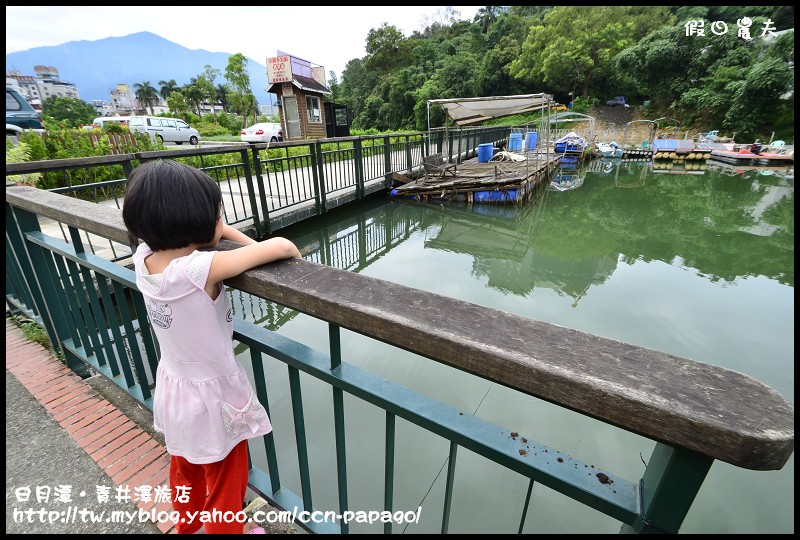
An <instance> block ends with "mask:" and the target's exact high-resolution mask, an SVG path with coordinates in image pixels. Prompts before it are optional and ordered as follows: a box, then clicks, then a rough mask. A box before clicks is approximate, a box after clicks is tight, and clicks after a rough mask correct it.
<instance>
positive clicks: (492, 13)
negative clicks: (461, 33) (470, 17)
mask: <svg viewBox="0 0 800 540" xmlns="http://www.w3.org/2000/svg"><path fill="white" fill-rule="evenodd" d="M500 9H501V8H500V7H499V6H486V7H482V8H480V9H479V10H478V13H476V14H475V19H474V20H475V22H476V23H478V24H480V25H481V30H483V33H484V34H486V33H487V32H489V27H491V26H492V24H494V22H495V21H496V20H497V14H498V12H499V11H500Z"/></svg>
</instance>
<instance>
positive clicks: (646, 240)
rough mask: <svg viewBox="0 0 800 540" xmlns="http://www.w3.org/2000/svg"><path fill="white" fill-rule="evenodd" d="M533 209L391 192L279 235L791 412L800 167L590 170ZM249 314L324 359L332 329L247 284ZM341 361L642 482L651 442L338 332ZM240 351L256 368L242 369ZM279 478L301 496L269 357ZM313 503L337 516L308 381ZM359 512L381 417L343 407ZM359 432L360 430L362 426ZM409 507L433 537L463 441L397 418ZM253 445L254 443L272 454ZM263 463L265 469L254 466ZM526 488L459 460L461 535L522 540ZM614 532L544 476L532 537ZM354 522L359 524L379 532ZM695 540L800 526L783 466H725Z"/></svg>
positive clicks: (375, 468)
mask: <svg viewBox="0 0 800 540" xmlns="http://www.w3.org/2000/svg"><path fill="white" fill-rule="evenodd" d="M559 179H560V180H562V183H561V185H562V187H565V186H566V187H569V185H570V184H571V185H575V186H577V187H575V188H574V189H567V190H564V191H557V190H544V191H542V192H541V194H540V196H539V198H538V199H537V200H536V201H532V202H530V203H529V204H526V205H525V206H520V207H512V206H494V205H474V206H471V207H469V206H465V205H457V204H452V203H450V204H448V203H444V204H437V203H418V202H414V201H401V200H394V199H390V198H388V197H386V198H384V197H383V196H379V197H377V198H372V199H369V200H367V201H362V202H360V203H354V204H352V205H347V206H346V207H344V208H340V209H337V210H335V211H334V212H331V213H329V214H327V215H325V216H323V217H320V218H315V219H314V220H312V221H309V222H307V223H303V224H299V225H297V226H294V227H292V228H289V229H285V230H282V231H280V234H281V235H284V236H287V237H289V238H291V239H292V240H293V241H295V243H296V244H297V245H298V247H300V249H301V252H303V254H304V257H305V258H307V259H309V260H314V261H317V262H320V263H323V264H328V265H331V266H335V267H337V268H343V269H347V270H349V271H353V272H358V273H361V274H365V275H369V276H372V277H376V278H380V279H383V280H387V281H391V282H395V283H400V284H403V285H407V286H410V287H415V288H418V289H421V290H426V291H430V292H435V293H437V294H443V295H446V296H451V297H454V298H458V299H461V300H465V301H469V302H473V303H476V304H481V305H484V306H489V307H493V308H497V309H501V310H504V311H508V312H512V313H516V314H519V315H523V316H526V317H530V318H534V319H539V320H544V321H548V322H550V323H554V324H558V325H562V326H566V327H570V328H575V329H578V330H581V331H584V332H589V333H592V334H597V335H601V336H606V337H609V338H613V339H617V340H620V341H625V342H629V343H633V344H636V345H640V346H643V347H647V348H650V349H655V350H659V351H664V352H667V353H670V354H675V355H679V356H684V357H687V358H691V359H693V360H697V361H701V362H705V363H709V364H714V365H718V366H723V367H726V368H728V369H732V370H735V371H739V372H742V373H745V374H747V375H750V376H752V377H754V378H756V379H758V380H760V381H761V382H763V383H765V384H767V385H768V386H771V387H772V388H774V389H775V390H777V391H778V392H780V393H781V394H782V395H783V396H784V397H785V398H786V399H787V400H789V401H790V402H791V403H794V176H793V169H790V170H788V171H787V170H785V169H766V168H763V169H761V170H743V169H741V168H739V169H737V168H736V167H734V166H728V165H721V164H720V165H719V166H718V167H717V166H714V165H711V166H709V167H707V168H704V169H702V170H691V171H690V170H682V171H678V170H677V169H672V170H666V169H662V170H656V169H654V168H653V164H652V163H650V162H644V163H619V162H602V161H600V160H595V161H593V162H589V163H588V164H587V165H586V166H584V167H583V168H582V169H580V170H578V171H562V175H561V176H560V177H559ZM233 294H234V305H235V309H236V310H237V311H238V313H237V314H238V315H239V316H241V317H243V318H245V319H247V320H250V321H253V322H257V323H258V324H260V325H262V326H264V327H266V328H269V329H272V330H275V331H277V332H279V333H280V334H282V335H285V336H287V337H290V338H292V339H294V340H296V341H299V342H301V343H303V344H306V345H308V346H311V347H313V348H316V349H318V350H320V351H327V348H328V344H327V325H326V324H325V323H322V322H320V321H317V320H314V319H312V318H309V317H307V316H305V315H303V314H300V313H297V312H294V311H291V310H286V309H285V308H282V307H281V306H275V305H272V304H270V303H268V302H264V301H262V300H259V299H254V298H251V297H248V296H246V295H242V294H241V293H238V292H234V293H233ZM342 351H343V361H345V362H349V363H351V364H354V365H357V366H359V367H362V368H364V369H367V370H370V371H372V372H374V373H376V374H378V375H380V376H382V377H385V378H387V379H389V380H391V381H394V382H396V383H398V384H401V385H403V386H405V387H407V388H409V389H411V390H413V391H414V392H419V393H421V394H425V395H427V396H431V397H434V398H436V399H437V400H439V401H441V402H443V403H446V404H448V405H450V406H453V407H457V408H459V409H460V410H462V411H465V413H470V414H474V415H475V416H477V417H479V418H481V419H483V420H486V421H488V422H492V423H494V424H496V425H498V426H500V427H502V428H506V429H511V430H514V431H518V432H519V433H520V434H521V435H522V436H525V437H527V438H528V439H530V440H531V441H536V442H537V443H540V444H543V445H546V446H549V447H551V448H555V449H557V450H559V451H561V452H564V453H567V454H569V455H571V456H573V457H575V458H577V459H581V460H583V461H585V462H586V463H589V464H593V463H596V464H597V465H598V467H600V468H602V469H603V470H607V471H610V472H613V473H615V474H618V475H620V476H622V477H625V478H627V479H628V480H636V479H638V478H640V477H641V475H642V473H643V471H644V467H645V466H644V461H647V460H649V458H650V454H651V452H652V449H653V447H654V443H653V442H652V441H650V440H648V439H645V438H642V437H639V436H636V435H632V434H629V433H627V432H625V431H622V430H619V429H616V428H613V427H611V426H606V425H604V424H601V423H599V422H596V421H594V420H591V419H588V418H585V417H583V416H580V415H576V414H574V413H571V412H568V411H565V410H563V409H562V408H560V407H557V406H554V405H551V404H549V403H545V402H543V401H541V400H538V399H536V398H532V397H529V396H525V395H521V394H519V393H518V392H516V391H513V390H509V389H508V388H505V387H502V386H499V385H497V384H493V383H491V382H487V381H483V380H481V379H478V378H476V377H472V376H470V375H466V374H463V373H460V372H458V371H457V370H454V369H452V368H450V367H447V366H444V365H441V364H438V363H436V362H434V361H431V360H428V359H425V358H421V357H418V356H416V355H412V354H410V353H407V352H405V351H400V350H397V349H395V348H393V347H390V346H388V345H383V344H380V343H378V342H374V341H372V340H369V339H366V338H364V337H362V336H360V335H357V334H354V333H352V332H348V331H345V330H343V331H342ZM243 358H244V357H243ZM267 365H268V366H269V367H268V370H269V371H268V373H269V380H268V389H269V400H270V407H271V413H272V417H273V424H274V425H275V426H276V432H275V433H276V435H275V439H276V445H277V450H278V453H279V463H280V466H281V481H282V482H283V483H284V485H286V486H287V487H289V488H290V489H291V490H292V491H294V492H295V493H297V494H299V493H300V492H301V489H300V482H299V475H294V477H293V475H292V474H289V473H288V472H287V473H284V471H292V470H296V468H297V466H296V462H297V456H296V450H295V447H294V435H293V433H294V432H293V420H292V416H291V411H290V408H289V403H290V396H289V390H288V376H287V375H286V368H285V367H284V366H283V365H282V364H279V363H277V362H274V361H270V362H268V363H267ZM301 380H302V384H303V401H304V405H305V423H306V429H307V433H308V437H309V441H308V444H309V453H310V460H311V477H312V485H313V489H314V499H313V502H314V506H315V507H316V508H318V509H322V510H338V498H337V488H336V483H335V478H336V469H335V447H334V444H333V440H334V439H333V422H332V419H333V413H332V411H333V406H332V398H331V391H330V388H329V387H327V386H326V385H324V384H321V383H318V382H316V381H314V380H312V379H310V378H302V377H301ZM345 415H346V420H345V422H346V426H347V430H348V439H347V452H348V475H349V477H350V480H349V481H350V485H349V502H350V504H349V506H350V508H351V509H352V510H381V509H382V508H383V459H384V458H383V452H384V421H385V420H384V413H383V412H382V411H380V410H377V409H375V408H374V407H371V406H369V405H365V404H363V402H361V401H360V400H358V399H356V398H348V397H345ZM356 428H357V429H356ZM396 441H397V451H396V458H395V459H396V461H395V471H396V475H397V476H396V478H395V495H394V509H395V510H416V509H417V508H418V507H419V506H422V513H421V518H420V523H419V524H416V525H411V526H409V527H408V528H406V527H404V526H395V527H394V529H393V532H403V531H404V530H405V531H406V532H413V533H417V532H438V531H439V530H440V527H441V519H442V512H443V510H442V506H443V500H444V499H443V494H444V489H445V486H444V483H445V476H446V465H447V456H448V449H449V445H448V443H447V442H446V441H443V440H441V439H439V438H438V437H435V436H431V435H429V434H428V433H427V432H425V431H423V430H421V429H420V428H417V427H416V426H413V425H411V424H409V423H407V422H405V421H403V420H400V419H398V420H397V434H396ZM257 444H258V443H257ZM259 465H260V466H261V467H264V468H265V469H266V464H264V463H259ZM527 486H528V482H527V480H526V479H525V478H522V477H520V476H519V475H517V474H516V473H510V472H508V471H507V470H506V469H504V468H502V467H500V466H498V465H494V464H492V463H490V462H488V461H486V460H485V459H483V458H481V457H479V456H477V455H475V454H472V453H471V452H469V451H467V450H465V449H463V448H460V449H459V451H458V457H457V460H456V477H455V486H454V493H455V495H454V500H453V506H452V510H451V520H450V526H449V531H448V532H508V533H515V532H517V529H518V527H519V519H520V516H521V512H522V507H523V503H524V500H525V495H526V490H527ZM619 527H620V525H619V522H617V521H615V520H613V519H610V518H608V517H606V516H604V515H602V514H599V513H598V512H595V511H594V510H591V509H587V508H585V507H584V506H583V505H581V504H578V503H575V502H573V501H571V500H570V499H568V498H566V497H564V496H562V495H560V494H559V493H556V492H554V491H552V490H550V489H548V488H546V487H544V486H542V485H540V484H536V485H535V486H534V488H533V495H532V501H531V506H530V509H529V510H528V514H527V518H526V522H525V526H524V532H536V533H616V532H618V531H619ZM381 531H382V526H381V525H379V524H378V525H372V526H369V525H354V524H351V532H381ZM681 532H682V533H793V532H794V457H793V456H792V458H791V459H790V460H789V462H788V463H787V465H786V466H785V467H784V468H783V469H782V470H781V471H769V472H763V471H759V472H756V471H748V470H744V469H739V468H737V467H734V466H732V465H728V464H726V463H723V462H719V461H715V462H714V465H713V466H712V468H711V470H710V472H709V474H708V476H707V478H706V481H705V482H704V484H703V486H702V488H701V490H700V493H699V494H698V496H697V498H696V499H695V502H694V505H693V506H692V509H691V511H690V512H689V514H688V516H687V518H686V520H685V521H684V524H683V526H682V528H681Z"/></svg>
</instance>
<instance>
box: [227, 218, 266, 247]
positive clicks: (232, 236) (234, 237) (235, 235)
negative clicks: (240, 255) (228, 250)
mask: <svg viewBox="0 0 800 540" xmlns="http://www.w3.org/2000/svg"><path fill="white" fill-rule="evenodd" d="M222 238H223V239H225V240H230V241H232V242H238V243H239V244H244V245H246V246H247V245H250V244H257V243H258V242H256V241H255V240H254V239H252V238H250V237H249V236H247V235H246V234H244V233H243V232H242V231H240V230H239V229H237V228H236V227H231V226H230V225H228V224H227V223H223V224H222Z"/></svg>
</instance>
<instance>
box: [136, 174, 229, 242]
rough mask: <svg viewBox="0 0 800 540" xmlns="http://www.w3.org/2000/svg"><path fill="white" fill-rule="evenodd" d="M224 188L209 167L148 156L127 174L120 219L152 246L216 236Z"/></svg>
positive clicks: (138, 236)
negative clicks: (211, 173)
mask: <svg viewBox="0 0 800 540" xmlns="http://www.w3.org/2000/svg"><path fill="white" fill-rule="evenodd" d="M221 207H222V191H221V190H220V188H219V186H218V185H217V183H216V182H214V179H213V178H211V177H210V176H209V175H208V174H206V173H205V172H203V171H201V170H199V169H196V168H194V167H191V166H189V165H184V164H183V163H178V162H177V161H173V160H170V159H159V160H155V161H149V162H147V163H143V164H141V165H139V166H138V167H136V168H135V169H134V170H133V172H132V173H131V175H130V177H129V178H128V187H127V190H126V192H125V200H124V202H123V206H122V219H123V221H124V222H125V227H126V228H127V229H128V233H129V235H131V236H132V239H131V240H132V241H133V243H134V244H136V243H137V242H136V241H135V240H134V238H136V239H141V240H143V241H144V242H145V243H146V244H147V245H148V246H149V247H150V249H152V250H153V251H161V250H164V249H177V248H182V247H186V246H188V245H190V244H207V243H209V242H211V241H213V240H214V233H215V232H216V228H217V220H219V219H220V210H221Z"/></svg>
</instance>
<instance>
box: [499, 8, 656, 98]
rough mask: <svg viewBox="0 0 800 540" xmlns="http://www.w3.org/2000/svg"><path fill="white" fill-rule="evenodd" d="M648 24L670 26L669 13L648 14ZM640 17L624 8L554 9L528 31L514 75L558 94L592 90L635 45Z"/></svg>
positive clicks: (654, 11) (514, 62)
mask: <svg viewBox="0 0 800 540" xmlns="http://www.w3.org/2000/svg"><path fill="white" fill-rule="evenodd" d="M650 9H651V12H650V15H649V18H647V19H644V20H650V21H652V20H655V21H656V24H658V21H659V20H661V21H664V22H666V21H669V20H670V19H669V12H668V10H667V8H666V7H653V8H650ZM633 14H635V15H639V14H640V13H639V11H638V10H636V11H633V10H632V8H627V7H624V6H571V7H560V6H559V7H556V8H554V9H553V10H552V11H550V12H548V13H547V15H545V16H544V18H543V19H542V23H541V24H535V25H534V26H532V27H531V28H530V31H529V32H528V36H527V38H526V39H525V42H524V43H523V44H522V52H521V53H520V56H519V58H517V59H516V60H514V61H513V62H512V63H511V69H510V72H511V75H512V76H513V77H515V78H518V79H520V80H523V81H527V82H531V83H535V84H541V83H546V84H547V85H549V86H550V87H552V88H554V89H557V90H560V91H564V92H567V91H571V90H573V89H575V88H580V89H581V91H582V94H583V97H584V98H588V97H589V89H590V88H592V87H593V86H596V85H598V84H601V83H602V81H603V79H605V78H608V77H609V76H610V75H611V70H610V60H611V59H612V58H613V57H614V56H615V55H616V54H617V53H619V52H620V51H622V50H624V49H625V48H626V47H629V46H631V45H633V44H634V43H635V36H636V34H637V32H638V29H637V21H641V20H642V19H641V18H639V19H634V18H633V17H632V16H631V15H633Z"/></svg>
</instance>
